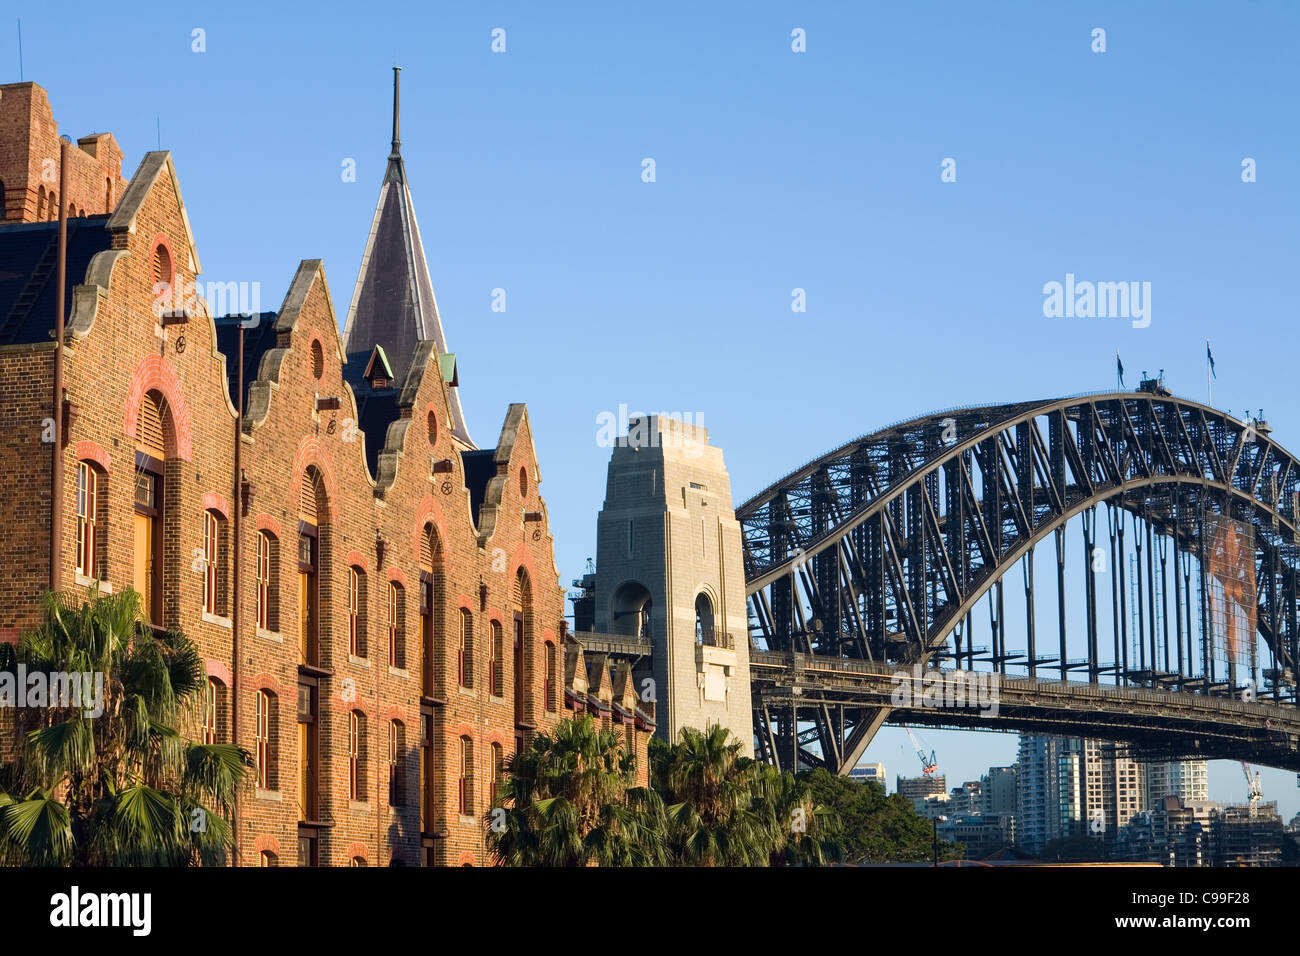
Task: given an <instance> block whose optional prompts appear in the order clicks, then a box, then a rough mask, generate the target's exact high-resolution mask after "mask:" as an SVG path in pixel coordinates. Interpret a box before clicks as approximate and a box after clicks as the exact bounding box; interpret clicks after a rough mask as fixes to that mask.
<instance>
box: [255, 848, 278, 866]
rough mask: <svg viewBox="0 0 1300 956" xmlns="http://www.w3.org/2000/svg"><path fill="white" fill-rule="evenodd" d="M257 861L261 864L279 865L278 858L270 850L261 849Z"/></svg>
mask: <svg viewBox="0 0 1300 956" xmlns="http://www.w3.org/2000/svg"><path fill="white" fill-rule="evenodd" d="M259 862H260V864H261V865H262V866H279V865H280V858H279V857H278V856H276V855H275V854H274V853H272V852H271V851H270V850H263V851H262V854H261V857H260V858H259Z"/></svg>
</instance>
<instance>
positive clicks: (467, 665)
mask: <svg viewBox="0 0 1300 956" xmlns="http://www.w3.org/2000/svg"><path fill="white" fill-rule="evenodd" d="M456 674H457V682H458V683H459V684H460V686H461V687H466V688H468V687H473V686H474V615H473V614H471V613H470V612H469V611H468V610H466V609H465V608H461V609H460V643H459V645H458V647H457V649H456Z"/></svg>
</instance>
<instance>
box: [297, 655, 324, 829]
mask: <svg viewBox="0 0 1300 956" xmlns="http://www.w3.org/2000/svg"><path fill="white" fill-rule="evenodd" d="M316 706H317V703H316V684H315V682H314V681H313V680H310V679H308V680H306V681H304V682H303V683H300V684H299V685H298V813H299V817H298V819H299V820H300V821H304V820H316V819H317V818H318V815H319V808H318V806H317V797H318V793H319V786H318V783H319V782H318V780H317V779H316V766H317V748H318V746H319V743H318V741H319V726H318V722H317V713H316Z"/></svg>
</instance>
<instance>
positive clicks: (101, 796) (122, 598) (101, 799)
mask: <svg viewBox="0 0 1300 956" xmlns="http://www.w3.org/2000/svg"><path fill="white" fill-rule="evenodd" d="M43 611H44V614H43V619H42V621H41V623H40V625H39V626H37V627H35V628H32V629H30V630H28V631H27V632H26V633H24V634H23V636H22V638H21V639H20V641H19V644H18V647H17V649H15V648H13V647H11V646H9V645H5V646H3V647H0V671H8V672H10V673H14V672H15V671H16V665H17V664H19V663H21V664H23V665H25V667H26V672H27V673H28V674H29V675H31V674H34V673H42V674H45V675H47V680H48V679H49V675H55V674H73V673H75V674H89V675H96V679H100V680H102V685H100V686H101V687H102V699H101V700H98V701H96V704H98V705H99V706H96V707H93V708H88V707H87V706H86V705H87V703H88V701H85V700H82V701H69V700H66V699H65V700H55V699H50V700H49V701H48V704H49V706H40V707H15V708H14V709H13V710H12V712H11V713H12V714H13V718H12V726H13V730H14V734H13V736H12V739H11V741H10V743H11V744H12V746H10V747H8V748H7V750H6V762H5V763H4V764H2V765H0V863H6V864H11V865H21V866H67V865H69V864H71V865H90V866H93V865H100V866H105V865H106V866H184V865H190V864H194V863H202V864H204V865H219V864H221V863H222V862H224V861H225V859H226V854H227V850H228V848H229V847H230V845H231V826H230V824H229V822H228V820H227V818H228V816H229V814H230V812H231V809H232V807H233V805H234V802H235V795H236V792H237V790H238V788H239V786H240V784H241V782H242V781H243V777H244V773H245V771H246V769H247V768H248V767H250V766H252V761H251V759H250V757H249V754H248V752H247V751H245V750H243V749H242V748H240V747H237V746H235V745H233V744H201V743H192V742H190V741H188V740H186V739H185V738H184V737H183V736H182V734H181V732H180V730H179V729H178V725H179V724H180V723H181V722H182V719H183V717H184V716H185V715H186V713H187V711H188V712H189V713H191V714H193V713H194V712H195V710H196V708H197V706H198V704H199V701H200V700H201V698H202V694H201V689H202V688H204V681H205V675H204V667H203V659H202V657H201V655H200V654H199V651H198V648H197V647H196V646H195V645H194V643H193V642H192V641H190V640H189V638H187V637H186V636H185V635H184V634H182V633H180V632H179V631H155V630H154V629H153V628H151V627H150V626H149V625H148V624H147V623H145V622H144V620H143V619H142V618H141V615H140V597H139V595H138V594H136V593H135V592H134V591H131V590H125V591H122V592H119V593H118V594H115V595H111V596H100V595H99V594H98V592H97V591H96V590H94V589H92V590H91V592H90V594H89V595H88V597H87V600H85V601H84V602H82V603H81V604H80V605H74V604H72V603H70V602H69V601H68V600H67V599H65V598H64V596H62V595H60V594H55V593H47V594H46V595H45V597H44V609H43ZM20 692H21V688H20ZM97 710H98V711H101V712H100V713H96V711H97Z"/></svg>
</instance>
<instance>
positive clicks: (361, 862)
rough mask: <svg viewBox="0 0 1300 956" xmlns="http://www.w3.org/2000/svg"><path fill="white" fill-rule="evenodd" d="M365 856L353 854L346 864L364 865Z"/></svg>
mask: <svg viewBox="0 0 1300 956" xmlns="http://www.w3.org/2000/svg"><path fill="white" fill-rule="evenodd" d="M365 865H366V858H365V857H364V856H354V857H353V858H352V859H350V860H349V861H348V866H365Z"/></svg>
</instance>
